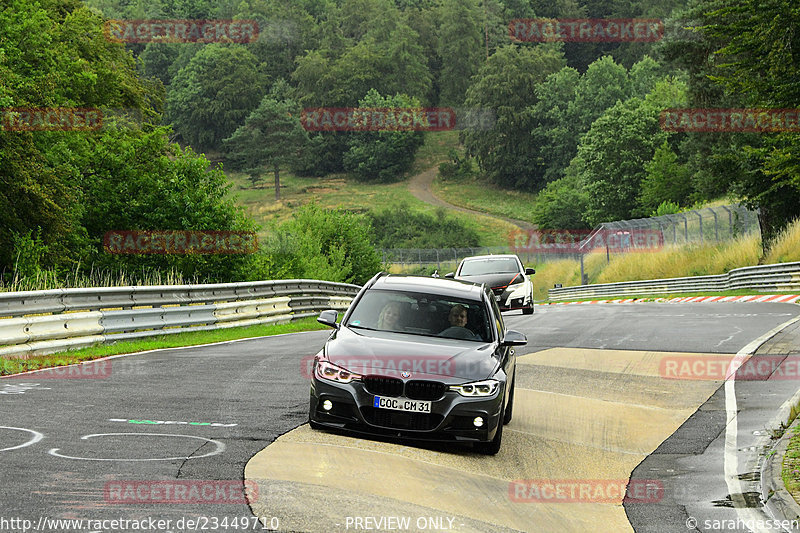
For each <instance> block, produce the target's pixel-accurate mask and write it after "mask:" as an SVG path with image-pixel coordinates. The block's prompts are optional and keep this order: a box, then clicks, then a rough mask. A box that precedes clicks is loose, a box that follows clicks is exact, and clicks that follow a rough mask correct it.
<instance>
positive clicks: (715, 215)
mask: <svg viewBox="0 0 800 533" xmlns="http://www.w3.org/2000/svg"><path fill="white" fill-rule="evenodd" d="M711 214H712V215H714V239H715V240H716V241H717V242H719V228H718V225H717V212H716V211H714V209H713V208H712V209H711Z"/></svg>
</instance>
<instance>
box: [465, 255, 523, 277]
mask: <svg viewBox="0 0 800 533" xmlns="http://www.w3.org/2000/svg"><path fill="white" fill-rule="evenodd" d="M508 272H520V269H519V263H518V262H517V260H516V259H515V258H513V257H502V258H496V259H495V258H491V259H490V258H487V259H470V260H469V261H464V262H463V263H462V264H461V270H460V271H459V273H458V274H459V276H481V275H483V274H502V273H508Z"/></svg>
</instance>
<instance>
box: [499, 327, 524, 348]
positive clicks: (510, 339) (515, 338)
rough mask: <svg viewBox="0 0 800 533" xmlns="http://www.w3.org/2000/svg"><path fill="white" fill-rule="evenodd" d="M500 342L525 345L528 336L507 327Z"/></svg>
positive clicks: (506, 344) (507, 344)
mask: <svg viewBox="0 0 800 533" xmlns="http://www.w3.org/2000/svg"><path fill="white" fill-rule="evenodd" d="M500 344H501V345H503V346H525V345H526V344H528V337H526V336H525V335H524V334H522V333H520V332H519V331H515V330H513V329H509V330H508V331H506V335H505V337H503V340H502V341H500Z"/></svg>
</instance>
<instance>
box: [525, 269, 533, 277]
mask: <svg viewBox="0 0 800 533" xmlns="http://www.w3.org/2000/svg"><path fill="white" fill-rule="evenodd" d="M534 274H536V271H535V270H534V269H532V268H526V269H525V275H526V276H533V275H534Z"/></svg>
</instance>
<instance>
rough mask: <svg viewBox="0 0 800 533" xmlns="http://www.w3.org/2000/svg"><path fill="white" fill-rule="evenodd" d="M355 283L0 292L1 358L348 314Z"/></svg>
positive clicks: (275, 282)
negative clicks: (339, 312) (333, 313)
mask: <svg viewBox="0 0 800 533" xmlns="http://www.w3.org/2000/svg"><path fill="white" fill-rule="evenodd" d="M359 289H360V287H359V286H357V285H350V284H346V283H333V282H327V281H317V280H303V279H298V280H281V281H258V282H245V283H217V284H209V285H162V286H140V287H98V288H81V289H54V290H46V291H26V292H9V293H0V357H3V356H14V357H23V356H29V355H40V354H47V353H52V352H57V351H62V350H67V349H72V348H80V347H85V346H91V345H95V344H100V343H105V342H114V341H118V340H129V339H134V338H140V337H151V336H154V335H169V334H173V333H183V332H186V331H204V330H210V329H220V328H230V327H239V326H251V325H255V324H270V323H282V322H289V321H291V320H294V319H298V318H304V317H308V316H314V315H316V314H317V313H319V312H320V311H323V310H325V309H337V310H345V309H347V306H348V305H350V301H351V300H352V299H353V297H354V296H355V295H356V293H357V292H358V290H359Z"/></svg>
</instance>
